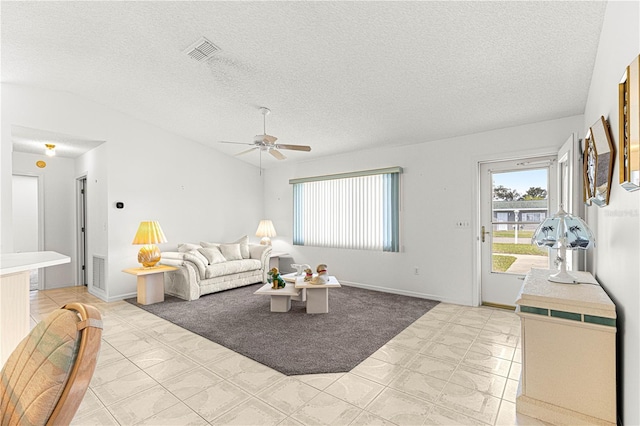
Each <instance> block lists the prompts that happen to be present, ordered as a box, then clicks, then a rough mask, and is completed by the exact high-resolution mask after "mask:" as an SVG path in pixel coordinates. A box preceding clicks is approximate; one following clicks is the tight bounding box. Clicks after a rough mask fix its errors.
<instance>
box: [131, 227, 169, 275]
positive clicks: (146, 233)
mask: <svg viewBox="0 0 640 426" xmlns="http://www.w3.org/2000/svg"><path fill="white" fill-rule="evenodd" d="M166 242H167V237H165V236H164V232H162V228H161V227H160V224H159V223H158V222H157V221H146V222H140V226H138V232H136V236H135V237H134V238H133V243H132V244H143V246H142V248H141V249H140V251H139V252H138V262H139V263H142V266H143V267H145V268H153V267H154V266H156V264H157V263H158V262H159V261H160V257H161V256H160V249H159V248H158V246H156V244H158V243H166Z"/></svg>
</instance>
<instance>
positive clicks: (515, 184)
mask: <svg viewBox="0 0 640 426" xmlns="http://www.w3.org/2000/svg"><path fill="white" fill-rule="evenodd" d="M556 159H557V157H556V156H555V155H553V156H544V157H533V158H523V159H518V160H509V161H496V162H487V163H482V164H480V225H481V235H480V252H481V278H480V279H481V282H480V286H481V297H482V303H483V304H488V305H497V306H515V301H516V297H517V296H518V292H519V291H520V287H521V286H522V277H523V276H524V275H525V274H526V273H527V272H528V271H529V270H530V269H531V268H543V269H546V268H549V266H550V265H549V255H548V253H547V251H546V250H541V249H539V248H538V247H536V246H533V245H531V237H532V235H533V231H534V230H535V229H536V228H537V227H538V225H539V224H540V222H542V221H543V220H544V218H545V217H547V216H548V215H552V214H554V213H555V212H556V206H557V197H556V193H557V185H556V176H557V168H556ZM505 218H507V219H506V220H505Z"/></svg>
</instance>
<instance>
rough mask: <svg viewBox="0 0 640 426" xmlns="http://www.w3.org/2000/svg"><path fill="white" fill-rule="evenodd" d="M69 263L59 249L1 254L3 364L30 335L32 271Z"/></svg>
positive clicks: (0, 361) (0, 360)
mask: <svg viewBox="0 0 640 426" xmlns="http://www.w3.org/2000/svg"><path fill="white" fill-rule="evenodd" d="M69 262H71V258H70V257H69V256H65V255H63V254H60V253H56V252H55V251H38V252H29V253H6V254H0V366H2V365H4V363H5V361H6V360H7V358H9V355H11V352H13V350H14V349H15V347H16V346H18V343H20V341H21V340H22V339H23V338H24V337H25V336H26V335H27V334H29V330H30V326H29V271H31V270H32V269H39V268H46V267H48V266H55V265H62V264H64V263H69Z"/></svg>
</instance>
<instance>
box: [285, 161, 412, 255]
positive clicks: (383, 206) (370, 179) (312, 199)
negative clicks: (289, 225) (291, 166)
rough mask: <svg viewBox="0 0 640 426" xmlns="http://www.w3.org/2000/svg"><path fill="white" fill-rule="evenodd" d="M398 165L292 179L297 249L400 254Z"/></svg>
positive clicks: (399, 170) (294, 233)
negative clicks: (321, 248)
mask: <svg viewBox="0 0 640 426" xmlns="http://www.w3.org/2000/svg"><path fill="white" fill-rule="evenodd" d="M401 172H402V169H401V168H400V167H393V168H388V169H379V170H367V171H362V172H354V173H345V174H340V175H328V176H317V177H313V178H303V179H292V180H290V181H289V182H290V183H292V184H293V243H294V244H295V245H306V246H317V247H337V248H352V249H361V250H380V251H390V252H397V251H399V247H400V244H399V234H400V220H399V210H400V205H399V204H400V203H399V199H400V196H399V192H400V190H399V187H400V176H399V175H400V173H401Z"/></svg>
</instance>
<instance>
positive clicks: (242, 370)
mask: <svg viewBox="0 0 640 426" xmlns="http://www.w3.org/2000/svg"><path fill="white" fill-rule="evenodd" d="M72 301H79V302H84V303H89V304H92V305H94V306H96V307H97V308H98V309H99V310H100V312H101V313H102V317H103V320H104V332H103V341H102V348H101V352H100V357H99V360H98V365H97V368H96V371H95V374H94V377H93V380H92V381H91V385H90V387H89V390H88V391H87V394H86V396H85V398H84V401H83V402H82V404H81V406H80V408H79V409H78V412H77V414H76V416H75V418H74V421H73V424H76V425H112V424H113V425H133V424H146V425H207V424H210V425H276V424H278V425H329V424H331V425H347V424H352V425H467V424H470V425H484V424H489V425H515V424H518V425H542V424H544V423H542V422H540V421H538V420H536V419H532V418H530V417H526V416H522V415H520V414H516V410H515V398H516V392H517V388H518V379H519V376H520V371H521V364H520V362H521V361H520V359H521V351H520V338H519V334H520V322H519V318H518V317H517V316H516V315H515V314H514V313H511V312H507V311H503V310H497V309H491V308H484V307H482V308H472V307H466V306H458V305H452V304H446V303H440V304H439V305H438V306H436V307H435V308H433V309H432V310H431V311H429V312H428V313H426V314H425V315H424V316H422V317H421V318H420V319H418V320H417V321H416V322H414V323H413V324H412V325H411V326H409V327H408V328H407V329H405V330H404V331H402V332H401V333H400V334H399V335H397V336H396V337H395V338H393V339H392V340H391V341H389V342H388V343H387V344H386V345H384V346H383V347H381V348H380V349H379V350H378V351H377V352H375V353H374V354H373V355H371V356H370V357H369V358H367V359H366V360H365V361H363V362H362V363H361V364H359V365H358V366H356V367H355V368H354V369H353V370H352V371H350V372H347V373H337V374H313V375H303V376H285V375H283V374H281V373H279V372H277V371H275V370H272V369H270V368H268V367H266V366H264V365H262V364H259V363H257V362H255V361H253V360H251V359H249V358H247V357H245V356H242V355H240V354H237V353H235V352H233V351H231V350H229V349H227V348H225V347H223V346H220V345H218V344H216V343H213V342H211V341H209V340H207V339H204V338H202V337H200V336H198V335H195V334H193V333H191V332H189V331H186V330H184V329H182V328H180V327H178V326H176V325H174V324H172V323H170V322H168V321H165V320H163V319H161V318H158V317H156V316H154V315H152V314H150V313H147V312H146V311H143V310H141V309H139V308H137V307H135V306H133V305H131V304H129V303H126V302H123V301H119V302H114V303H105V302H103V301H101V300H100V299H98V298H96V297H94V296H92V295H90V294H89V293H88V292H87V291H86V289H85V288H84V287H69V288H64V289H55V290H46V291H35V292H32V293H31V319H32V322H31V323H32V326H34V325H35V324H36V322H37V321H39V320H40V319H42V318H43V316H46V314H47V313H48V312H50V311H51V310H53V309H55V308H57V307H59V306H61V305H63V304H65V303H68V302H72ZM336 350H339V348H336Z"/></svg>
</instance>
